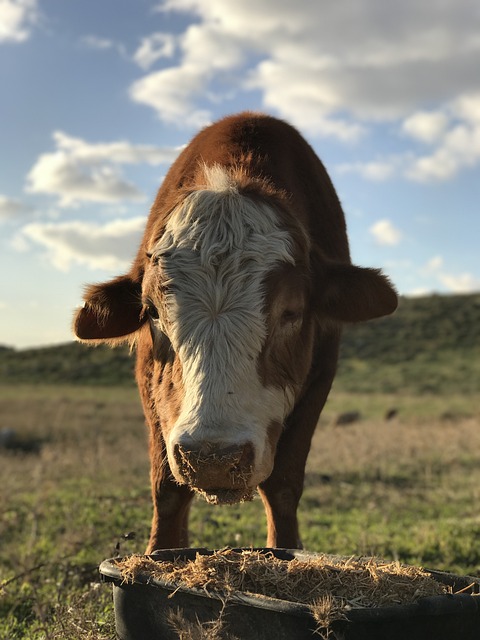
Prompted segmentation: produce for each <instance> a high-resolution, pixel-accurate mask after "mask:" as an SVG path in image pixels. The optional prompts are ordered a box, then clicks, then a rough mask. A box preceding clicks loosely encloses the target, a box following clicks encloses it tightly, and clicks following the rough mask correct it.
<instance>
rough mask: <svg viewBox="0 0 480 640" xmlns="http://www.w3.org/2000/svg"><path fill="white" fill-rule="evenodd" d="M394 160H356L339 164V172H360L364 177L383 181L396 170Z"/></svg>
mask: <svg viewBox="0 0 480 640" xmlns="http://www.w3.org/2000/svg"><path fill="white" fill-rule="evenodd" d="M395 165H396V162H395V161H394V160H377V161H372V162H354V163H343V164H340V165H337V167H336V169H337V171H339V173H358V174H359V175H360V176H362V178H365V179H367V180H373V181H376V182H381V181H382V180H387V179H388V178H390V177H392V175H393V173H394V171H395Z"/></svg>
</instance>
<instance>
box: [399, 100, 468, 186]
mask: <svg viewBox="0 0 480 640" xmlns="http://www.w3.org/2000/svg"><path fill="white" fill-rule="evenodd" d="M422 122H423V124H424V126H423V133H424V134H425V135H424V138H423V141H424V142H435V143H436V145H435V147H434V149H433V150H432V151H431V152H430V153H428V154H425V155H419V156H418V157H417V158H415V159H414V160H413V162H411V163H410V164H409V165H408V166H407V167H406V169H405V175H406V177H407V178H409V179H410V180H414V181H416V182H435V181H444V180H450V179H452V178H453V177H455V176H456V175H457V174H458V173H459V171H461V170H462V169H466V168H471V167H473V166H475V165H476V164H478V163H479V162H480V92H478V91H477V92H475V93H470V94H464V95H461V96H459V97H458V98H456V99H455V100H453V101H452V102H450V103H449V104H447V105H446V106H445V109H444V112H443V113H438V112H434V113H430V114H429V113H426V112H424V113H420V114H414V115H413V116H412V117H411V118H409V120H407V121H406V123H404V129H405V130H408V129H410V132H412V123H413V130H414V131H415V130H416V132H417V134H419V133H420V135H417V137H418V138H419V139H421V131H422V124H421V123H422ZM428 122H430V123H434V122H437V124H438V127H437V129H436V130H435V131H434V129H435V126H434V125H433V129H432V130H431V136H430V139H428V138H429V136H428V133H426V131H427V129H428V125H427V124H426V123H428ZM409 123H410V124H409Z"/></svg>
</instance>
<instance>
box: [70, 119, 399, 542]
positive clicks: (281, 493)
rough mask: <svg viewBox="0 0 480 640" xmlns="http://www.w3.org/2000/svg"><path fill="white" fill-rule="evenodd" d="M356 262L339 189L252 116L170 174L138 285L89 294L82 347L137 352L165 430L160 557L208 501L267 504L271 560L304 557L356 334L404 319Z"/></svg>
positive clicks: (151, 411)
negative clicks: (193, 508)
mask: <svg viewBox="0 0 480 640" xmlns="http://www.w3.org/2000/svg"><path fill="white" fill-rule="evenodd" d="M396 305H397V296H396V293H395V291H394V289H393V288H392V286H391V285H390V283H389V281H388V279H387V278H386V277H385V276H383V275H381V273H380V272H379V271H378V270H375V269H367V268H361V267H357V266H353V265H352V264H351V262H350V256H349V249H348V241H347V235H346V229H345V221H344V216H343V212H342V208H341V205H340V202H339V200H338V198H337V195H336V193H335V190H334V188H333V185H332V183H331V181H330V179H329V177H328V175H327V173H326V171H325V168H324V167H323V165H322V163H321V162H320V160H319V159H318V157H317V156H316V155H315V153H314V152H313V150H312V149H311V147H310V146H309V145H308V144H307V143H306V142H305V140H304V139H303V138H302V137H301V136H300V134H299V133H298V132H297V131H296V130H295V129H293V128H292V127H290V126H289V125H288V124H286V123H284V122H282V121H279V120H277V119H275V118H272V117H269V116H265V115H261V114H253V113H243V114H240V115H235V116H231V117H228V118H225V119H223V120H220V121H219V122H217V123H215V124H213V125H211V126H209V127H207V128H206V129H204V130H203V131H201V132H200V133H199V134H198V135H197V136H196V137H195V138H194V139H193V140H192V141H191V142H190V144H189V145H188V146H187V147H186V148H185V149H184V150H183V152H182V153H181V154H180V156H179V157H178V159H177V160H176V162H175V163H174V164H173V166H172V167H171V169H170V171H169V173H168V174H167V176H166V178H165V180H164V182H163V184H162V186H161V188H160V190H159V192H158V195H157V198H156V200H155V202H154V205H153V207H152V210H151V213H150V216H149V218H148V221H147V224H146V230H145V234H144V237H143V241H142V243H141V246H140V248H139V251H138V254H137V257H136V259H135V261H134V263H133V265H132V268H131V269H130V271H129V273H128V274H127V275H124V276H120V277H118V278H115V279H114V280H111V281H109V282H106V283H104V284H100V285H92V286H90V287H89V288H88V289H87V291H86V295H85V305H84V307H83V308H81V309H79V310H78V312H77V314H76V317H75V325H74V330H75V333H76V335H77V337H78V338H79V339H80V340H84V341H91V342H93V343H98V342H108V343H111V344H113V345H115V344H118V343H120V342H122V341H125V340H128V341H130V342H133V343H134V344H135V345H136V350H137V368H136V377H137V383H138V386H139V389H140V394H141V397H142V401H143V407H144V411H145V416H146V420H147V423H148V426H149V428H150V457H151V484H152V494H153V503H154V515H153V523H152V530H151V536H150V541H149V544H148V549H147V551H148V552H151V551H153V550H154V549H156V548H165V547H178V546H187V544H188V510H189V506H190V502H191V500H192V497H193V495H194V494H195V492H199V493H201V494H202V495H203V496H204V497H205V498H206V499H207V500H208V501H209V502H212V503H219V504H222V503H233V502H238V501H241V500H247V499H249V498H251V496H252V494H253V493H254V491H255V490H256V489H258V492H259V493H260V496H261V498H262V500H263V503H264V506H265V510H266V514H267V523H268V539H267V544H268V545H269V546H279V547H291V548H294V547H297V546H298V545H299V544H300V542H299V533H298V525H297V516H296V511H297V506H298V503H299V500H300V496H301V494H302V489H303V480H304V470H305V462H306V458H307V454H308V451H309V448H310V441H311V437H312V434H313V431H314V429H315V426H316V424H317V422H318V417H319V414H320V412H321V410H322V408H323V405H324V403H325V400H326V398H327V395H328V392H329V390H330V386H331V384H332V380H333V377H334V374H335V368H336V363H337V356H338V346H339V339H340V332H341V326H342V323H345V322H357V321H360V320H368V319H370V318H375V317H378V316H382V315H386V314H389V313H391V312H393V311H394V309H395V308H396Z"/></svg>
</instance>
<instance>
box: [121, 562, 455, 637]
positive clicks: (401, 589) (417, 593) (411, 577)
mask: <svg viewBox="0 0 480 640" xmlns="http://www.w3.org/2000/svg"><path fill="white" fill-rule="evenodd" d="M118 566H119V568H120V570H121V573H122V577H123V579H124V580H125V581H126V582H135V580H136V578H137V577H138V576H139V575H140V574H147V575H149V576H151V577H152V578H156V579H160V580H162V581H166V582H168V583H171V584H172V585H173V587H174V588H175V587H179V586H185V587H188V588H191V587H195V588H197V589H204V590H206V591H209V592H213V591H216V592H222V593H223V594H224V595H225V596H226V597H228V595H229V594H232V593H233V592H235V591H240V592H243V593H247V594H253V595H257V596H264V597H267V598H279V599H282V600H287V601H290V602H294V603H302V604H305V605H308V606H309V607H310V608H311V610H312V614H313V616H314V618H315V619H316V621H317V622H318V624H319V625H320V626H322V627H324V628H326V627H328V625H329V624H330V623H331V622H332V621H333V620H337V619H341V618H343V617H344V614H345V611H346V610H348V609H351V608H374V607H384V606H391V605H400V604H410V603H413V602H415V601H416V600H418V599H419V598H421V597H424V596H432V595H440V594H445V593H448V592H449V591H450V589H449V588H448V587H446V586H445V585H442V584H440V583H439V582H437V581H436V580H435V579H434V578H432V577H431V576H430V574H429V573H427V572H426V571H424V570H423V569H421V568H419V567H412V566H405V565H401V564H400V563H398V562H384V561H383V560H380V559H376V558H363V559H362V558H353V557H352V558H348V559H332V557H329V556H325V555H318V556H314V557H312V558H311V559H307V560H300V559H296V558H295V559H292V560H280V559H279V558H276V557H275V556H274V555H273V553H271V552H267V553H261V552H258V551H254V550H243V551H241V552H238V551H231V550H224V551H217V552H214V553H213V554H212V555H202V554H200V553H198V554H197V555H196V558H195V560H193V561H192V560H185V559H183V558H178V559H175V561H173V562H172V561H164V560H161V561H157V560H154V559H153V558H150V557H147V556H131V557H129V558H126V559H124V560H122V561H119V562H118Z"/></svg>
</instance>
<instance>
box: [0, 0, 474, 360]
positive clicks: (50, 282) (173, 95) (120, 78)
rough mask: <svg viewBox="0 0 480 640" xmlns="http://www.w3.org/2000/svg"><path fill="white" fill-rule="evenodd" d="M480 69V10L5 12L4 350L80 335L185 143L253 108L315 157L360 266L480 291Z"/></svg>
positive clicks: (0, 204) (407, 284) (309, 2)
mask: <svg viewBox="0 0 480 640" xmlns="http://www.w3.org/2000/svg"><path fill="white" fill-rule="evenodd" d="M479 69H480V4H479V3H478V1H477V0H429V2H424V3H421V2H418V0H402V2H396V3H393V2H385V0H295V2H293V1H292V0H122V2H118V0H117V1H115V0H82V2H76V1H75V0H0V82H1V85H0V86H1V88H0V96H1V98H0V150H1V151H0V153H1V156H0V159H1V171H0V260H1V273H2V286H1V289H0V323H1V326H0V332H1V333H0V344H6V345H9V346H16V347H26V346H32V345H43V344H54V343H58V342H65V341H67V340H70V339H71V334H70V324H71V317H72V312H73V310H74V308H75V307H76V306H77V305H78V304H80V301H81V294H82V287H83V284H84V283H87V282H98V281H102V280H104V279H106V278H110V277H111V276H113V275H117V274H120V273H122V271H123V270H124V269H126V268H128V265H129V262H130V261H131V259H132V257H133V255H134V253H135V249H136V245H137V243H138V241H139V238H140V234H141V231H142V228H143V225H144V222H145V217H146V215H147V214H148V210H149V207H150V205H151V202H152V200H153V198H154V195H155V193H156V191H157V189H158V186H159V185H160V183H161V181H162V179H163V176H164V175H165V173H166V171H167V169H168V167H169V165H170V163H171V162H172V161H173V160H174V159H175V157H176V155H177V154H178V151H179V149H180V148H181V147H182V145H184V144H186V143H187V142H188V140H189V139H191V137H192V136H193V135H194V134H195V133H196V131H197V130H198V129H199V128H200V127H202V126H204V125H205V124H208V123H209V122H212V121H213V120H215V119H217V118H218V117H221V116H223V115H225V114H229V113H233V112H236V111H241V110H244V109H254V110H262V111H265V112H267V113H270V114H273V115H276V116H279V117H281V118H283V119H286V120H288V121H289V122H290V123H292V124H293V125H295V126H296V127H297V128H298V129H299V130H300V131H301V132H302V133H303V134H304V136H305V137H306V138H307V139H308V140H309V142H310V143H311V144H312V146H313V147H314V148H315V150H316V151H317V153H318V155H319V156H320V157H321V158H322V160H323V162H324V164H325V165H326V167H327V169H328V171H329V173H330V175H331V177H332V179H333V182H334V184H335V185H336V188H337V191H338V193H339V196H340V198H341V200H342V202H343V205H344V209H345V213H346V216H347V223H348V226H349V232H350V243H351V251H352V258H353V260H354V262H356V263H358V264H362V265H365V266H379V267H382V268H384V269H385V271H386V272H387V273H388V274H389V275H390V276H391V277H392V279H393V281H394V282H395V283H396V285H397V287H398V289H399V291H400V293H402V294H405V295H421V294H425V293H429V292H437V293H445V294H449V293H467V292H472V291H479V290H480V258H479V241H480V210H479V202H480V173H479V169H480V72H479Z"/></svg>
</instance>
